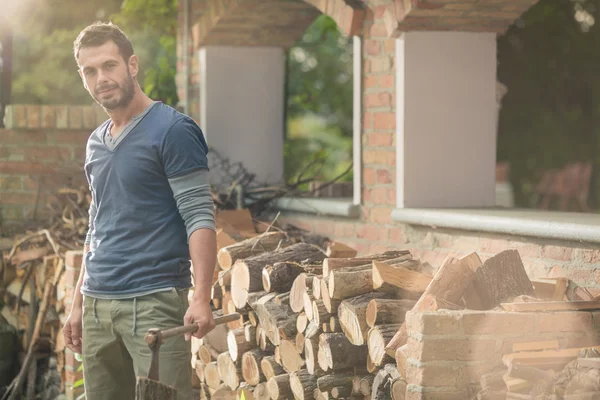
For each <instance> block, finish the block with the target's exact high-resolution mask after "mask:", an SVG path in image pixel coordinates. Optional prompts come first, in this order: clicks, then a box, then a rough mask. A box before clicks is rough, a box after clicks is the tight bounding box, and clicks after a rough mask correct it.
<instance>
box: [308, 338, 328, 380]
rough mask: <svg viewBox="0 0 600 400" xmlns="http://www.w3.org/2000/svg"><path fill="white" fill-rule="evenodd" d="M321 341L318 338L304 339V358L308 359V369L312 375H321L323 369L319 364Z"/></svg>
mask: <svg viewBox="0 0 600 400" xmlns="http://www.w3.org/2000/svg"><path fill="white" fill-rule="evenodd" d="M318 354H319V341H318V340H317V339H316V338H313V339H305V340H304V358H305V360H306V370H307V371H308V373H309V374H311V375H319V374H321V373H322V372H324V371H323V369H322V368H321V367H320V366H319V361H318Z"/></svg>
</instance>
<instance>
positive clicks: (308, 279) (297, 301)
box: [290, 272, 313, 313]
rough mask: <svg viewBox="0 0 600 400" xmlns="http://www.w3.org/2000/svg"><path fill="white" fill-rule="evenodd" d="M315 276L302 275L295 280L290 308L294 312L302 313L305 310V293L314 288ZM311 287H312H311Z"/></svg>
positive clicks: (291, 291) (291, 290)
mask: <svg viewBox="0 0 600 400" xmlns="http://www.w3.org/2000/svg"><path fill="white" fill-rule="evenodd" d="M312 280H313V275H311V274H307V273H304V272H303V273H301V274H300V275H298V276H297V277H296V279H294V282H293V283H292V288H291V289H290V307H291V308H292V311H294V312H297V313H298V312H301V311H302V310H303V309H304V293H306V292H307V291H308V288H309V287H312ZM309 285H310V286H309Z"/></svg>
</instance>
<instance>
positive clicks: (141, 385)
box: [135, 376, 177, 400]
mask: <svg viewBox="0 0 600 400" xmlns="http://www.w3.org/2000/svg"><path fill="white" fill-rule="evenodd" d="M135 399H136V400H177V389H175V388H174V387H171V386H168V385H165V384H164V383H160V382H158V381H155V380H153V379H148V378H145V377H142V376H139V377H138V378H137V379H136V384H135Z"/></svg>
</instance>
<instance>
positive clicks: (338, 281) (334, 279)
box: [328, 268, 373, 300]
mask: <svg viewBox="0 0 600 400" xmlns="http://www.w3.org/2000/svg"><path fill="white" fill-rule="evenodd" d="M328 284H329V297H330V298H332V299H335V300H343V299H347V298H349V297H355V296H360V295H361V294H365V293H369V292H372V291H373V270H371V269H368V268H367V269H361V270H349V269H343V268H342V269H338V270H335V271H331V272H330V273H329V283H328Z"/></svg>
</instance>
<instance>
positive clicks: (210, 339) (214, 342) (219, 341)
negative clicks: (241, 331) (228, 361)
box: [202, 314, 229, 353]
mask: <svg viewBox="0 0 600 400" xmlns="http://www.w3.org/2000/svg"><path fill="white" fill-rule="evenodd" d="M215 315H218V314H215ZM227 332H228V330H227V326H226V325H225V324H220V325H217V326H215V327H214V329H213V330H212V331H210V332H208V333H207V334H206V336H204V337H203V338H202V341H203V343H204V344H209V345H211V346H212V347H213V348H214V349H215V350H216V351H217V353H223V352H225V351H229V348H228V344H227Z"/></svg>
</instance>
